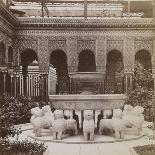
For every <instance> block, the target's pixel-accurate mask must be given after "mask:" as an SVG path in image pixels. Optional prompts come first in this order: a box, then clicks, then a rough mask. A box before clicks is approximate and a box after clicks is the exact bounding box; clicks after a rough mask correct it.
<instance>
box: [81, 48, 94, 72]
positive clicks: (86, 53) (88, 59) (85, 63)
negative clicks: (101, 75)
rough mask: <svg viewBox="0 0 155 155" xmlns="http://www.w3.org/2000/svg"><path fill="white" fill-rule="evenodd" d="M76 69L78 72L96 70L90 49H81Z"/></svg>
mask: <svg viewBox="0 0 155 155" xmlns="http://www.w3.org/2000/svg"><path fill="white" fill-rule="evenodd" d="M78 71H79V72H95V71H96V63H95V55H94V53H93V52H92V51H91V50H83V51H82V52H80V54H79V64H78Z"/></svg>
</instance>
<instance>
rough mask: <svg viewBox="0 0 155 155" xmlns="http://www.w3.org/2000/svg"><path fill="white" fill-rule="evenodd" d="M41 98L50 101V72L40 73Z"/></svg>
mask: <svg viewBox="0 0 155 155" xmlns="http://www.w3.org/2000/svg"><path fill="white" fill-rule="evenodd" d="M40 98H41V101H45V102H48V74H47V73H40Z"/></svg>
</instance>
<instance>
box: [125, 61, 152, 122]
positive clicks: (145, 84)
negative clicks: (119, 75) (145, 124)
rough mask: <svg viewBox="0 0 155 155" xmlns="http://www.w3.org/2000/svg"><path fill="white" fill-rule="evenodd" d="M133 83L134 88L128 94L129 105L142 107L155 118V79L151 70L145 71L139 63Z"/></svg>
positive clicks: (136, 66)
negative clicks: (153, 103)
mask: <svg viewBox="0 0 155 155" xmlns="http://www.w3.org/2000/svg"><path fill="white" fill-rule="evenodd" d="M133 83H134V87H133V90H132V91H130V93H129V94H128V99H127V104H130V105H132V106H137V105H139V106H142V107H144V109H145V114H146V113H148V112H149V113H150V114H149V115H150V116H151V115H152V116H153V111H152V110H151V108H152V98H153V78H152V73H151V70H149V69H145V68H144V67H142V65H140V64H138V63H137V64H136V65H135V71H134V75H133ZM151 119H152V118H151Z"/></svg>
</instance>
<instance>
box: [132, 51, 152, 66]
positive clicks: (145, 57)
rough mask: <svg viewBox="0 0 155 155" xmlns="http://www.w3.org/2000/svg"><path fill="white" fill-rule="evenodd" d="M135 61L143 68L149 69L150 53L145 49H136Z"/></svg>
mask: <svg viewBox="0 0 155 155" xmlns="http://www.w3.org/2000/svg"><path fill="white" fill-rule="evenodd" d="M135 61H136V63H137V62H138V63H140V65H142V67H144V68H145V69H151V66H152V65H151V54H150V53H149V52H148V51H147V50H140V51H138V52H137V53H136V55H135Z"/></svg>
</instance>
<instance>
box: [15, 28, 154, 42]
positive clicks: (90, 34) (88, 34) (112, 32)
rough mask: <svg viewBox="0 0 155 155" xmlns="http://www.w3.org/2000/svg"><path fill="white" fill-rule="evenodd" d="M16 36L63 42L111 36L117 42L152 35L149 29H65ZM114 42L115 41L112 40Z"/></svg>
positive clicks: (24, 33)
mask: <svg viewBox="0 0 155 155" xmlns="http://www.w3.org/2000/svg"><path fill="white" fill-rule="evenodd" d="M15 34H16V35H17V36H21V37H25V36H29V37H30V36H31V37H41V36H48V37H49V39H51V40H64V39H66V37H72V36H73V37H78V38H79V40H83V39H84V38H87V39H88V40H90V38H92V39H91V40H94V37H95V38H96V37H98V36H104V37H107V39H109V40H112V38H113V36H116V37H117V39H118V38H119V39H118V40H120V39H121V37H122V36H124V37H126V36H132V37H135V38H136V39H137V40H140V39H141V38H143V39H146V38H147V39H146V40H148V39H149V38H152V37H153V36H154V34H153V33H152V30H149V29H143V30H133V29H131V30H128V31H126V30H123V29H120V30H117V29H108V30H106V31H105V29H99V30H98V29H96V30H95V31H92V29H91V30H90V29H87V30H83V29H81V30H79V31H77V30H67V29H61V30H58V29H57V30H52V29H51V30H18V31H16V33H15ZM113 40H116V39H113Z"/></svg>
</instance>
